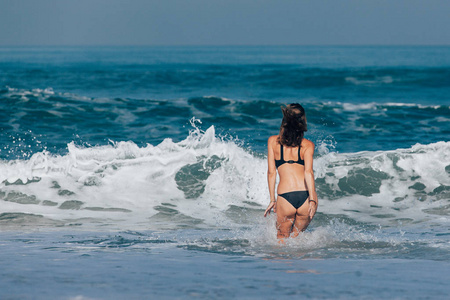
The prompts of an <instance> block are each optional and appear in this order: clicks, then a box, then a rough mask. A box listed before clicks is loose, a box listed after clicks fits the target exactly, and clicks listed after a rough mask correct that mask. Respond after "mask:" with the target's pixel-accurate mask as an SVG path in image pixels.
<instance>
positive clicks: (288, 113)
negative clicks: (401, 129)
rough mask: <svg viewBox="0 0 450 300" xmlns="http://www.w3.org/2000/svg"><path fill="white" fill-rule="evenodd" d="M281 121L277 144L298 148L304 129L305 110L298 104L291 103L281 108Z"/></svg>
mask: <svg viewBox="0 0 450 300" xmlns="http://www.w3.org/2000/svg"><path fill="white" fill-rule="evenodd" d="M281 111H282V112H283V120H282V121H281V127H280V134H279V137H278V142H279V143H280V144H282V145H284V146H288V147H299V146H300V145H301V144H302V139H303V135H304V133H305V131H307V128H306V115H305V109H304V108H303V107H302V106H301V105H300V104H298V103H291V104H289V105H286V107H282V108H281Z"/></svg>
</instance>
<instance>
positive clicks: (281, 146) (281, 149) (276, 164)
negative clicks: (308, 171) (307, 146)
mask: <svg viewBox="0 0 450 300" xmlns="http://www.w3.org/2000/svg"><path fill="white" fill-rule="evenodd" d="M280 152H281V157H280V159H278V160H277V159H275V166H276V167H277V169H278V168H279V167H280V166H281V165H282V164H285V163H288V164H299V165H302V166H304V165H305V161H304V160H303V159H301V158H300V147H298V160H297V161H293V160H288V161H285V160H284V157H283V145H281V144H280Z"/></svg>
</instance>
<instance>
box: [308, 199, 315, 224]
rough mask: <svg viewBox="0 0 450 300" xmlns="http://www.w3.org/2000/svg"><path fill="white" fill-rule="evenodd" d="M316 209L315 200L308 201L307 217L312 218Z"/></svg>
mask: <svg viewBox="0 0 450 300" xmlns="http://www.w3.org/2000/svg"><path fill="white" fill-rule="evenodd" d="M316 211H317V202H316V201H309V211H308V212H309V218H310V219H311V220H312V218H314V215H315V214H316Z"/></svg>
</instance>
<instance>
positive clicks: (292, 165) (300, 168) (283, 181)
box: [272, 136, 311, 194]
mask: <svg viewBox="0 0 450 300" xmlns="http://www.w3.org/2000/svg"><path fill="white" fill-rule="evenodd" d="M274 137H277V136H274ZM274 140H275V142H274V143H273V145H272V147H273V151H274V156H275V162H276V164H277V169H278V175H279V177H280V182H279V184H278V189H277V192H278V194H280V193H284V192H289V191H292V190H305V189H306V184H305V166H304V160H303V158H304V153H305V150H306V148H307V147H308V146H309V144H311V142H310V141H308V140H307V139H303V140H302V147H286V146H281V145H280V143H279V142H278V139H277V138H275V139H274ZM299 150H300V151H299Z"/></svg>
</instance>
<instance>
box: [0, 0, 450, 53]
mask: <svg viewBox="0 0 450 300" xmlns="http://www.w3.org/2000/svg"><path fill="white" fill-rule="evenodd" d="M21 45H32V46H47V45H58V46H59V45H94V46H96V45H450V1H449V0H389V1H386V0H307V1H303V0H127V1H126V0H0V46H21Z"/></svg>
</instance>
